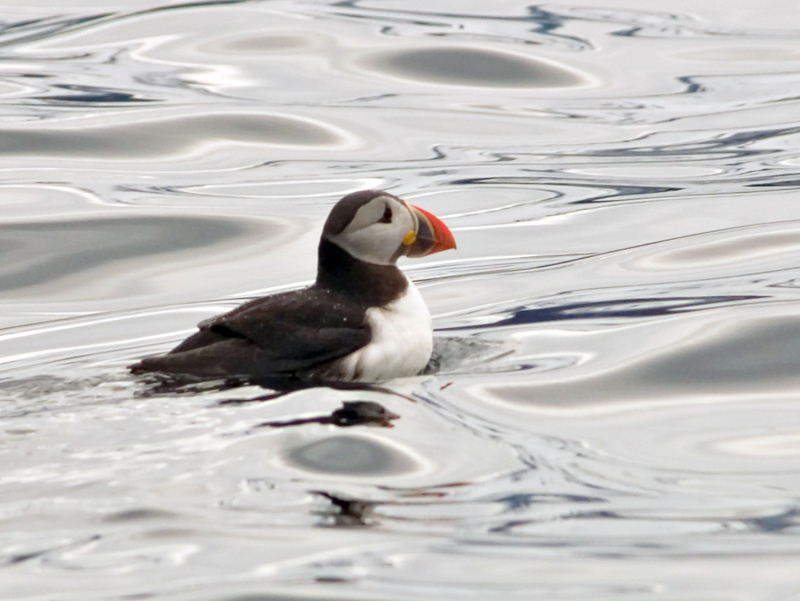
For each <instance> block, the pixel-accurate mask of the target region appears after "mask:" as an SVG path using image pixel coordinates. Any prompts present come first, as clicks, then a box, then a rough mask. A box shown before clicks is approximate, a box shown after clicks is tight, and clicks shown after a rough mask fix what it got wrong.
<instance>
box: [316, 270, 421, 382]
mask: <svg viewBox="0 0 800 601" xmlns="http://www.w3.org/2000/svg"><path fill="white" fill-rule="evenodd" d="M367 321H368V323H369V325H370V328H371V330H372V340H371V341H370V343H369V344H367V345H366V346H365V347H363V348H361V349H359V350H357V351H356V352H354V353H353V354H351V355H348V356H347V357H344V358H342V359H339V360H338V361H336V362H335V363H334V364H333V365H332V366H331V369H330V371H329V372H328V373H329V374H330V375H333V374H335V373H336V372H338V375H336V376H335V377H336V379H341V380H348V381H351V382H381V381H383V380H391V379H392V378H401V377H405V376H416V375H417V374H418V373H419V372H421V371H422V370H423V369H424V368H425V366H426V365H427V364H428V361H429V360H430V358H431V352H432V351H433V325H432V322H431V314H430V312H429V311H428V307H427V306H426V305H425V301H423V300H422V296H421V295H420V293H419V290H417V288H416V286H414V284H413V283H412V282H409V283H408V288H407V289H406V292H405V294H404V295H403V296H401V297H400V298H399V299H397V300H396V301H394V302H393V303H391V304H389V305H387V306H385V307H380V308H379V307H373V308H371V309H368V310H367ZM326 371H328V370H326Z"/></svg>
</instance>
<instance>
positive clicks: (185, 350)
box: [129, 190, 456, 384]
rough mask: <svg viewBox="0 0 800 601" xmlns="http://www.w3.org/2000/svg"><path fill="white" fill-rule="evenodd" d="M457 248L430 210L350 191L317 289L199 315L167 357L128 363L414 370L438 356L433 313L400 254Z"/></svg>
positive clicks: (326, 375)
mask: <svg viewBox="0 0 800 601" xmlns="http://www.w3.org/2000/svg"><path fill="white" fill-rule="evenodd" d="M455 247H456V242H455V239H454V237H453V234H452V233H451V232H450V230H449V229H448V228H447V226H446V225H445V224H444V223H442V221H441V220H440V219H439V218H437V217H436V216H434V215H432V214H431V213H428V212H427V211H424V210H423V209H420V208H419V207H416V206H414V205H412V204H409V203H407V202H405V201H404V200H403V199H401V198H398V197H397V196H394V195H393V194H389V193H388V192H384V191H379V190H361V191H359V192H353V193H351V194H348V195H347V196H345V197H344V198H342V199H341V200H339V201H338V202H337V203H336V205H335V206H334V207H333V209H332V210H331V212H330V215H329V216H328V219H327V220H326V222H325V225H324V227H323V229H322V236H321V238H320V242H319V248H318V264H317V279H316V281H315V282H314V283H313V284H312V285H311V286H309V287H307V288H304V289H301V290H293V291H289V292H282V293H278V294H272V295H269V296H265V297H262V298H258V299H255V300H252V301H250V302H247V303H245V304H243V305H241V306H239V307H237V308H235V309H233V310H232V311H229V312H227V313H224V314H222V315H218V316H216V317H212V318H210V319H207V320H205V321H202V322H200V323H199V324H198V328H199V331H197V332H195V333H194V334H192V335H191V336H189V337H188V338H187V339H186V340H184V341H183V342H181V343H180V344H179V345H178V346H176V347H175V348H174V349H172V350H171V351H169V352H168V353H167V354H164V355H158V356H152V357H145V358H143V359H142V360H141V361H139V362H138V363H135V364H133V365H131V366H129V369H130V370H131V371H132V372H134V373H143V372H157V373H161V374H166V375H173V376H188V377H190V378H200V379H229V378H245V379H251V380H273V379H281V380H291V381H299V382H307V383H312V384H316V383H326V382H331V383H333V382H353V383H375V382H382V381H386V380H390V379H393V378H398V377H404V376H415V375H417V374H419V373H420V372H421V371H422V370H423V369H424V368H425V366H426V365H427V364H428V361H429V360H430V357H431V352H432V349H433V331H432V324H431V316H430V313H429V312H428V308H427V306H426V305H425V303H424V301H423V300H422V296H421V295H420V293H419V291H418V290H417V288H416V286H414V284H413V283H412V282H411V281H410V280H409V279H408V278H407V277H406V276H405V274H403V272H402V271H401V270H400V269H399V268H398V267H397V260H398V259H399V258H400V257H424V256H426V255H430V254H432V253H436V252H441V251H444V250H448V249H455Z"/></svg>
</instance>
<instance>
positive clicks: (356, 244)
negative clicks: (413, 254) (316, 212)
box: [330, 196, 417, 265]
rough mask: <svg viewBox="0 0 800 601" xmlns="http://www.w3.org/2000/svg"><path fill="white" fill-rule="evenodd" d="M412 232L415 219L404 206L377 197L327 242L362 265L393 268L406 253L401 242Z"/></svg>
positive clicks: (402, 203) (386, 198)
mask: <svg viewBox="0 0 800 601" xmlns="http://www.w3.org/2000/svg"><path fill="white" fill-rule="evenodd" d="M416 230H417V223H416V216H415V215H414V213H413V212H412V211H411V209H409V208H408V205H406V203H405V202H403V201H402V200H400V199H399V198H393V197H391V196H377V197H375V198H373V199H372V200H371V201H369V202H368V203H366V204H365V205H363V206H361V207H360V208H359V209H358V211H356V214H355V216H354V217H353V219H352V220H351V221H350V223H348V224H347V227H346V228H344V230H343V231H342V232H341V233H339V234H337V235H336V236H332V237H331V238H330V241H331V242H334V243H336V244H337V245H339V246H340V247H341V248H343V249H344V250H346V251H347V252H349V253H350V255H351V256H353V257H355V258H357V259H361V260H362V261H366V262H368V263H377V264H380V265H393V264H394V263H395V262H396V261H397V259H398V258H399V257H401V256H404V255H405V254H406V252H407V251H408V244H404V243H403V241H404V239H405V240H407V238H406V236H407V235H408V233H409V232H416Z"/></svg>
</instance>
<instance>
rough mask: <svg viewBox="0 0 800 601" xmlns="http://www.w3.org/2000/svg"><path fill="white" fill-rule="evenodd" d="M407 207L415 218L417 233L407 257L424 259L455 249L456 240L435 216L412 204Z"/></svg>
mask: <svg viewBox="0 0 800 601" xmlns="http://www.w3.org/2000/svg"><path fill="white" fill-rule="evenodd" d="M408 207H409V208H410V209H411V210H412V211H413V212H414V214H415V215H416V217H417V223H418V225H417V231H416V237H415V239H414V241H413V243H412V244H411V245H410V246H409V249H408V253H407V256H409V257H424V256H426V255H430V254H433V253H438V252H441V251H443V250H450V249H451V248H452V249H454V248H455V247H456V239H455V238H454V237H453V232H451V231H450V230H449V229H448V227H447V226H446V225H445V224H444V223H443V222H442V220H441V219H439V218H438V217H437V216H436V215H432V214H431V213H428V211H425V210H423V209H420V208H419V207H417V206H414V205H412V204H410V205H408Z"/></svg>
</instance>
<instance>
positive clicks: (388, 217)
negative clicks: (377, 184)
mask: <svg viewBox="0 0 800 601" xmlns="http://www.w3.org/2000/svg"><path fill="white" fill-rule="evenodd" d="M391 222H392V208H391V207H390V206H389V205H386V208H385V209H384V210H383V216H382V217H381V219H380V221H378V223H391Z"/></svg>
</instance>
